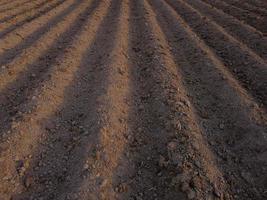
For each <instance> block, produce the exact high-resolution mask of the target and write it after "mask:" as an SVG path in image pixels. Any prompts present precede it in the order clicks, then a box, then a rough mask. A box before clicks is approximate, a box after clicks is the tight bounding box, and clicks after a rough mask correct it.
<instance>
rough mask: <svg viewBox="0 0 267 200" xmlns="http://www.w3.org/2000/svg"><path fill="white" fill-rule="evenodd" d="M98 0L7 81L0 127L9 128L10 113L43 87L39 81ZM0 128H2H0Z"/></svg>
mask: <svg viewBox="0 0 267 200" xmlns="http://www.w3.org/2000/svg"><path fill="white" fill-rule="evenodd" d="M98 4H99V2H96V1H93V2H92V4H90V5H89V6H87V7H86V10H84V11H83V12H82V13H79V15H78V17H77V19H76V20H75V21H74V22H73V23H72V24H71V25H70V26H69V27H68V29H67V30H66V31H65V32H62V33H61V34H60V35H59V36H58V38H57V39H56V40H55V41H54V42H53V44H51V46H50V48H49V49H47V50H46V51H45V52H44V53H43V55H42V56H40V57H39V58H38V59H37V60H36V61H35V62H33V63H30V64H29V66H27V67H26V70H24V71H22V72H21V73H20V74H19V76H18V77H17V78H16V79H15V80H13V81H12V82H11V83H9V84H8V85H7V86H6V88H5V89H4V90H3V91H2V93H1V96H0V97H1V101H0V102H1V107H0V108H1V115H2V116H1V119H2V120H1V129H2V130H3V131H5V130H7V129H9V128H10V126H11V123H12V120H11V119H12V117H13V116H14V115H16V114H17V113H18V111H19V110H18V108H19V106H20V105H21V104H23V103H24V102H25V101H27V100H30V99H31V98H32V95H33V92H34V90H35V89H36V88H38V87H39V88H40V87H42V86H43V85H42V81H44V80H45V79H49V77H50V76H51V72H53V68H52V66H53V65H57V64H58V63H59V62H60V59H62V57H64V54H65V53H66V52H68V51H69V48H70V46H71V45H72V43H73V40H74V39H75V35H77V34H79V33H80V32H81V31H82V28H83V27H82V25H83V24H84V23H85V22H86V20H85V19H86V17H89V16H90V15H91V14H92V12H93V10H94V9H95V8H96V7H97V6H98ZM1 132H2V131H1Z"/></svg>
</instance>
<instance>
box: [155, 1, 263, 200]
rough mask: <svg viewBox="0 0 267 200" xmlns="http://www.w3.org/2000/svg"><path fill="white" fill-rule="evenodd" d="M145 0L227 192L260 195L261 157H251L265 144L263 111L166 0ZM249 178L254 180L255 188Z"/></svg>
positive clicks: (241, 195)
mask: <svg viewBox="0 0 267 200" xmlns="http://www.w3.org/2000/svg"><path fill="white" fill-rule="evenodd" d="M151 4H152V6H153V7H154V9H155V11H156V16H157V18H158V21H159V23H160V25H161V27H162V29H163V32H164V33H165V34H166V38H168V39H169V45H170V47H171V49H172V53H173V56H174V58H175V61H176V63H177V65H178V66H179V67H180V69H181V70H182V73H183V79H184V81H183V82H184V84H185V86H186V88H187V91H188V93H189V96H190V97H191V101H192V102H194V106H195V107H196V109H197V111H198V116H200V117H199V119H198V120H199V124H202V128H203V130H204V133H206V135H207V140H208V141H209V143H210V144H211V145H210V146H211V148H212V149H213V151H214V152H216V154H217V156H218V162H219V163H220V165H219V166H221V170H223V171H224V174H225V177H226V178H227V180H228V184H229V185H231V189H232V192H233V195H237V196H236V198H242V199H243V198H248V197H250V198H253V197H257V198H258V199H261V198H262V199H264V198H266V196H265V194H264V192H263V191H264V190H265V189H266V188H264V186H262V187H259V186H261V185H262V182H263V181H264V177H263V178H261V177H258V174H266V172H267V171H266V169H265V168H264V167H262V166H264V165H266V164H267V163H266V162H264V161H261V160H260V159H257V157H258V156H259V152H258V149H259V146H261V147H263V149H265V146H266V141H265V139H264V137H265V136H264V132H265V131H266V130H267V126H266V125H267V124H266V122H265V124H264V119H265V120H266V116H265V115H264V114H263V115H262V113H261V112H260V109H258V107H257V105H256V104H255V103H251V102H250V101H248V100H245V99H244V98H246V97H245V96H243V95H242V93H239V94H238V93H237V92H238V90H236V88H235V87H236V86H235V85H234V84H235V83H234V82H233V81H231V78H230V77H225V78H223V76H224V75H223V74H224V73H223V70H224V69H220V68H221V67H220V66H216V65H218V64H217V63H214V62H213V61H212V60H210V58H209V56H208V55H207V53H206V52H204V51H203V50H202V49H201V48H199V45H198V41H197V40H195V39H192V35H191V34H190V33H188V32H187V31H186V28H185V27H183V26H182V25H181V24H182V23H180V22H179V21H177V19H176V17H175V16H174V15H173V14H171V13H172V12H171V11H170V10H169V9H168V7H166V4H163V3H161V2H159V1H157V2H156V1H153V3H152V1H151ZM190 35H191V36H190ZM251 104H252V105H253V107H251ZM253 115H255V116H253ZM252 116H253V117H252ZM253 118H254V119H253ZM222 124H223V127H222ZM248 147H249V148H248ZM263 152H264V151H263ZM263 152H262V153H263ZM252 158H253V159H252ZM247 166H251V168H247ZM244 174H250V175H251V176H252V177H254V178H253V179H254V180H253V181H255V182H257V183H255V182H252V181H249V183H247V180H244V177H243V175H244ZM256 177H258V178H256ZM254 184H255V185H256V186H258V187H257V188H256V190H255V187H256V186H254ZM252 188H253V189H252ZM221 195H223V193H221ZM221 198H223V196H221Z"/></svg>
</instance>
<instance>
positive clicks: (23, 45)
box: [0, 0, 84, 93]
mask: <svg viewBox="0 0 267 200" xmlns="http://www.w3.org/2000/svg"><path fill="white" fill-rule="evenodd" d="M82 3H83V1H82V0H79V1H74V2H72V4H70V5H68V7H67V8H65V9H64V10H62V11H61V12H59V13H58V14H57V15H56V16H54V17H53V18H52V19H50V20H49V21H48V22H47V24H44V25H43V26H41V27H40V28H39V29H37V30H36V31H34V32H33V33H32V34H30V35H29V36H27V37H26V38H24V40H22V41H21V42H20V43H18V44H17V45H15V46H14V47H13V48H10V46H9V48H8V50H6V51H5V52H4V53H3V54H1V55H0V66H5V68H4V69H3V70H2V71H1V74H0V79H1V81H0V93H1V91H2V90H3V89H4V88H5V87H6V85H7V84H8V83H10V82H12V81H14V80H15V79H16V78H17V76H19V75H20V73H21V72H22V71H23V70H25V68H26V67H27V66H28V65H29V64H30V63H33V62H34V61H36V60H38V59H39V58H40V56H41V55H43V53H44V51H45V50H46V49H47V48H49V46H50V45H52V44H53V42H54V40H55V39H56V38H57V37H58V36H59V35H60V34H61V33H62V32H64V30H66V29H67V28H68V26H69V25H70V24H71V23H72V22H73V21H74V19H75V17H77V16H78V13H79V11H75V12H73V11H74V10H75V9H76V8H77V7H82V6H84V5H81V6H80V4H82ZM80 9H81V8H80ZM78 10H79V9H78ZM62 22H64V23H62ZM9 44H10V43H9ZM4 48H7V47H4ZM59 48H60V47H59ZM36 49H38V50H36Z"/></svg>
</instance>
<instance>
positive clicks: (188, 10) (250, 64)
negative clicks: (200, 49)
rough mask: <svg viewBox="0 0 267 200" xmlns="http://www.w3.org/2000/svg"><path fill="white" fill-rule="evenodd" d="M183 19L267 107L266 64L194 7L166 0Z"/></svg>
mask: <svg viewBox="0 0 267 200" xmlns="http://www.w3.org/2000/svg"><path fill="white" fill-rule="evenodd" d="M166 2H167V3H168V4H169V5H170V6H172V7H173V9H174V10H175V11H176V12H177V13H178V14H179V15H180V16H181V17H182V18H183V19H184V21H185V22H186V23H187V24H188V25H189V26H190V27H191V28H192V30H193V31H194V32H195V33H196V34H197V35H198V37H200V38H201V39H202V40H203V41H204V42H205V43H206V44H207V45H208V46H209V47H210V48H211V49H212V51H214V52H215V54H216V55H217V56H218V58H220V60H221V61H222V62H223V63H224V64H225V65H226V66H227V67H228V68H229V70H231V72H232V73H233V74H234V75H235V76H236V77H237V79H238V80H239V82H240V83H242V85H243V86H244V87H245V88H246V89H247V90H248V91H249V92H250V93H251V94H252V95H253V96H254V98H255V99H257V100H258V101H259V103H260V104H262V105H263V106H266V102H267V89H265V88H267V80H266V78H265V77H266V76H267V67H266V63H265V62H262V61H261V60H258V59H256V58H255V57H254V56H253V55H251V52H248V51H247V50H246V49H243V48H242V46H241V47H240V46H239V45H240V44H239V43H238V42H237V41H235V40H234V39H233V38H231V37H229V36H228V35H226V34H225V33H224V32H222V30H220V29H219V28H218V27H217V26H216V25H214V24H213V23H211V22H210V21H208V20H205V18H204V19H203V17H202V16H201V15H200V14H199V13H198V12H197V11H195V10H194V9H193V8H192V7H189V6H188V5H187V4H184V3H183V2H181V1H180V0H179V1H173V0H166Z"/></svg>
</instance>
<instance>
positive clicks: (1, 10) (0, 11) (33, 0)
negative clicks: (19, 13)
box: [0, 0, 37, 13]
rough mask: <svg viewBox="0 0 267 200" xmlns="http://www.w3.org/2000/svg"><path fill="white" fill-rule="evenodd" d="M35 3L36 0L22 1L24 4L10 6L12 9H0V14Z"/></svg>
mask: <svg viewBox="0 0 267 200" xmlns="http://www.w3.org/2000/svg"><path fill="white" fill-rule="evenodd" d="M35 1H37V0H27V1H24V2H18V3H16V4H14V5H12V7H10V8H3V9H0V13H3V12H7V11H9V10H14V9H17V8H18V7H19V6H24V5H25V4H27V3H29V2H31V3H34V2H35Z"/></svg>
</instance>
